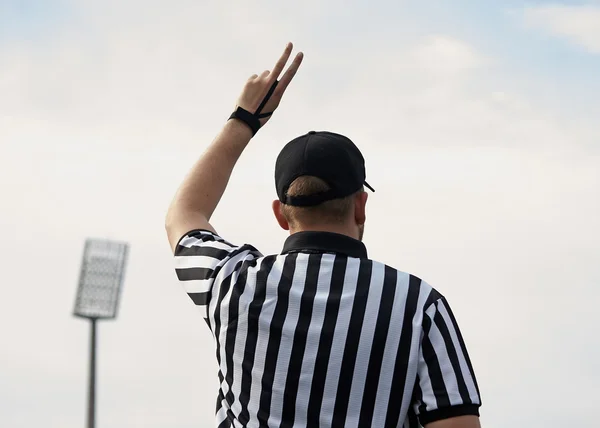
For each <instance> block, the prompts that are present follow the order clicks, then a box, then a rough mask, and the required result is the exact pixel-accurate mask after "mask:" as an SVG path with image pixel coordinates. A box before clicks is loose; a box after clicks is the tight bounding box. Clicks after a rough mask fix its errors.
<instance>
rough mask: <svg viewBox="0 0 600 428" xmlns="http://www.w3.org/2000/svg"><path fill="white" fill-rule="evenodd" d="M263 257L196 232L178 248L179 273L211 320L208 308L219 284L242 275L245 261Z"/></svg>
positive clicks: (218, 237) (204, 233) (212, 236)
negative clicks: (240, 271) (236, 275)
mask: <svg viewBox="0 0 600 428" xmlns="http://www.w3.org/2000/svg"><path fill="white" fill-rule="evenodd" d="M258 257H262V254H260V252H259V251H258V250H257V249H256V248H254V247H252V246H251V245H243V246H236V245H233V244H231V243H229V242H227V241H226V240H224V239H223V238H221V237H220V236H218V235H216V234H214V233H212V232H209V231H206V230H193V231H191V232H188V233H187V234H186V235H184V236H183V237H182V238H181V239H180V240H179V242H178V243H177V246H176V248H175V272H176V274H177V278H178V279H179V281H180V283H181V284H182V285H183V288H184V289H185V291H186V293H187V294H188V296H190V298H191V299H192V302H194V304H195V305H197V306H200V307H201V309H202V313H203V316H204V318H206V319H207V318H208V305H209V303H210V300H211V296H212V293H213V289H214V288H215V285H217V287H216V288H218V283H220V282H222V281H223V280H224V279H226V278H228V277H229V276H231V275H232V274H234V273H235V272H238V271H239V270H240V269H241V268H242V267H243V266H244V262H250V261H252V260H254V259H256V258H258Z"/></svg>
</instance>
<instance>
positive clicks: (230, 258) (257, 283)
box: [175, 231, 480, 427]
mask: <svg viewBox="0 0 600 428" xmlns="http://www.w3.org/2000/svg"><path fill="white" fill-rule="evenodd" d="M175 256H176V267H177V274H178V277H179V279H180V280H181V281H182V283H183V284H184V286H185V288H186V291H188V294H189V295H190V297H191V298H192V300H193V301H194V302H195V303H196V304H198V305H200V306H203V307H204V311H205V312H204V315H205V318H206V319H207V322H208V325H209V326H210V328H211V330H212V332H213V334H214V337H215V343H216V349H217V360H218V364H219V380H220V389H219V394H218V400H217V423H218V426H262V427H291V426H308V427H370V426H373V427H388V426H389V427H397V426H406V427H413V426H414V427H417V426H419V422H418V419H420V421H421V424H425V423H429V422H431V421H434V420H437V419H438V417H439V416H443V418H448V417H449V416H460V415H465V414H477V410H478V407H479V404H480V399H479V394H478V390H477V385H476V381H475V377H474V375H473V370H472V368H471V367H470V362H469V359H468V356H467V353H466V349H465V347H464V343H463V342H462V338H461V336H460V332H459V330H458V327H457V325H456V322H455V320H454V317H453V316H452V313H451V311H450V308H449V306H448V304H447V302H446V301H445V299H444V298H443V297H442V296H441V295H440V294H439V293H438V292H437V291H436V290H435V289H433V288H432V287H431V286H429V285H428V284H426V283H425V282H423V281H421V280H420V279H418V278H416V277H414V276H412V275H409V274H407V273H403V272H400V271H397V270H395V269H393V268H391V267H388V266H386V265H384V264H381V263H378V262H375V261H372V260H369V259H368V258H367V254H366V250H365V248H364V245H363V244H362V243H360V242H359V241H357V240H354V239H352V238H349V237H346V236H343V235H338V234H333V233H325V232H301V233H296V234H294V235H292V236H290V238H288V240H287V241H286V244H285V247H284V249H283V251H282V254H280V255H275V256H267V257H263V256H262V255H261V254H260V253H259V252H258V251H257V250H256V249H255V248H253V247H251V246H241V247H236V246H234V245H231V244H229V243H227V242H225V241H224V240H223V239H221V238H220V237H218V236H216V235H214V234H213V233H211V232H205V231H194V232H191V233H189V234H188V235H186V237H184V238H183V239H182V240H181V241H180V243H179V245H178V246H177V248H176V251H175ZM417 415H418V418H417ZM221 424H222V425H221Z"/></svg>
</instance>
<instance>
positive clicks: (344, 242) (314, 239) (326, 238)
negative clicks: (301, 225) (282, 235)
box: [281, 231, 368, 259]
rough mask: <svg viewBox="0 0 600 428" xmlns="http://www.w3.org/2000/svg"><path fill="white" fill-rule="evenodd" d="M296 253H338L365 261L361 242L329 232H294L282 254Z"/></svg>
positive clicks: (284, 246)
mask: <svg viewBox="0 0 600 428" xmlns="http://www.w3.org/2000/svg"><path fill="white" fill-rule="evenodd" d="M298 251H316V252H319V253H338V254H345V255H347V256H349V257H356V258H361V259H366V258H368V257H367V248H366V247H365V244H363V243H362V242H361V241H359V240H357V239H354V238H351V237H349V236H346V235H341V234H338V233H331V232H312V231H311V232H296V233H294V234H292V235H290V236H289V237H288V238H287V239H286V240H285V244H284V245H283V251H282V252H281V253H282V254H285V253H291V252H298Z"/></svg>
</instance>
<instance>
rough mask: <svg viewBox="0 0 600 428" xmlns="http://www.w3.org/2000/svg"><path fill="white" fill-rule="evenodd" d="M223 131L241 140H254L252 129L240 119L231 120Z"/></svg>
mask: <svg viewBox="0 0 600 428" xmlns="http://www.w3.org/2000/svg"><path fill="white" fill-rule="evenodd" d="M223 130H224V131H225V132H227V133H231V134H232V135H234V136H235V137H237V138H239V139H244V140H246V139H247V140H248V141H250V139H252V137H253V134H252V129H251V128H250V126H248V124H246V123H245V122H244V121H242V120H240V119H235V118H234V119H229V120H228V121H227V122H226V123H225V126H224V127H223Z"/></svg>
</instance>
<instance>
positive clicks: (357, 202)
mask: <svg viewBox="0 0 600 428" xmlns="http://www.w3.org/2000/svg"><path fill="white" fill-rule="evenodd" d="M368 197H369V194H368V193H367V192H359V193H358V194H357V195H356V197H355V198H354V221H355V222H356V224H357V225H363V224H365V221H367V209H366V206H367V199H368Z"/></svg>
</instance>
